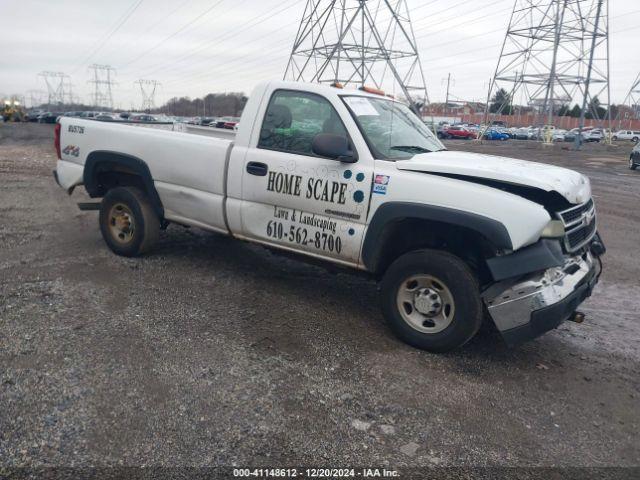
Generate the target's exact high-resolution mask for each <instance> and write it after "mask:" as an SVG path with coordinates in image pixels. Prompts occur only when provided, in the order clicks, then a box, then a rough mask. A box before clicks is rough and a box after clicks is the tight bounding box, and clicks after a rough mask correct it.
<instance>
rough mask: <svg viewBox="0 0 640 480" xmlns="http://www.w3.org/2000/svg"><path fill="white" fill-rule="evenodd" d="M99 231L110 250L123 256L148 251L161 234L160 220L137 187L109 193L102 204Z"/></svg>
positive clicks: (119, 189) (118, 188)
mask: <svg viewBox="0 0 640 480" xmlns="http://www.w3.org/2000/svg"><path fill="white" fill-rule="evenodd" d="M99 222H100V231H101V232H102V238H104V241H105V242H106V244H107V246H108V247H109V248H110V249H111V251H112V252H113V253H115V254H117V255H121V256H123V257H135V256H138V255H142V254H143V253H146V252H148V251H149V250H150V249H151V248H152V247H153V245H154V244H155V243H156V241H157V240H158V237H159V235H160V219H159V218H158V215H157V214H156V213H155V211H154V210H153V207H152V206H151V202H150V201H149V199H148V198H147V196H146V195H145V193H144V192H143V191H142V190H140V189H139V188H135V187H117V188H114V189H111V190H109V191H108V192H107V194H106V195H105V197H104V198H103V199H102V204H101V206H100V217H99Z"/></svg>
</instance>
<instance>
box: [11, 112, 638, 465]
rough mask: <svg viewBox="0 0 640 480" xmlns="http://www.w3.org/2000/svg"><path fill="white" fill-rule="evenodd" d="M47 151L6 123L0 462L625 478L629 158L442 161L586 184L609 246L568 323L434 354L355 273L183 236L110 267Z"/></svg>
mask: <svg viewBox="0 0 640 480" xmlns="http://www.w3.org/2000/svg"><path fill="white" fill-rule="evenodd" d="M51 136H52V128H51V126H48V125H33V124H30V125H0V247H1V248H0V405H1V406H0V467H20V466H79V467H82V466H87V465H93V466H117V465H125V466H140V465H147V466H211V465H226V466H229V465H242V466H245V465H265V466H283V465H289V466H291V465H315V466H318V465H323V466H334V467H339V466H343V465H360V466H392V467H403V466H410V467H411V466H466V467H469V466H485V467H494V466H525V467H538V466H555V467H575V466H581V467H606V466H626V467H630V466H638V465H640V435H639V433H638V432H639V429H640V376H639V374H638V373H639V372H640V364H639V362H640V355H639V349H638V347H639V345H640V324H639V323H638V317H639V315H638V311H640V286H639V282H638V279H639V278H640V257H639V256H638V255H637V246H638V242H639V240H640V212H639V210H638V208H637V204H638V200H640V193H639V192H640V186H639V185H640V173H638V172H631V171H630V170H628V168H627V165H626V163H625V162H626V158H627V155H628V151H629V150H630V148H631V147H630V146H629V145H624V146H622V147H619V148H617V149H615V148H604V147H600V146H588V147H587V148H586V149H585V150H584V151H583V152H572V151H563V150H561V149H560V148H559V147H555V148H550V149H542V148H535V146H534V145H533V144H532V143H530V142H516V141H511V142H505V143H500V144H490V145H477V144H471V143H470V142H451V143H450V144H449V147H450V148H451V149H464V150H476V151H484V152H488V153H497V154H504V155H509V156H514V157H517V158H525V159H530V160H537V161H542V162H548V163H554V164H558V165H563V166H568V167H571V168H574V169H577V170H579V171H581V172H584V173H586V174H587V175H589V177H590V178H591V180H592V184H593V189H594V192H595V198H596V203H597V207H598V214H599V225H600V230H601V232H602V235H603V237H604V240H605V242H606V245H607V247H608V249H609V251H608V253H607V256H606V258H605V271H604V275H603V277H602V280H601V283H600V284H599V286H598V287H597V289H596V292H595V293H594V296H593V297H592V298H591V299H590V300H589V301H588V302H587V303H585V304H584V308H583V310H584V311H585V312H586V313H587V320H586V321H585V323H584V324H582V325H577V324H573V323H567V324H563V325H561V326H560V328H558V329H557V330H555V331H553V332H550V333H548V334H547V335H544V336H543V337H541V338H539V339H537V340H535V341H532V342H530V343H527V344H525V345H523V346H521V347H519V348H516V349H509V348H507V347H506V346H505V345H504V344H503V343H502V342H501V340H500V338H499V337H498V336H497V334H496V333H495V332H493V331H492V330H491V329H485V330H483V331H482V332H481V333H480V335H479V336H478V337H476V338H475V339H474V340H473V341H472V342H471V343H470V344H468V345H467V346H465V347H464V348H463V349H462V350H459V351H457V352H455V353H451V354H446V355H432V354H429V353H426V352H422V351H419V350H415V349H413V348H411V347H408V346H406V345H404V344H402V343H401V342H399V341H398V340H396V339H395V338H394V337H393V336H392V335H391V333H390V332H389V330H388V329H387V327H386V326H385V325H384V322H383V319H382V317H381V314H380V312H379V309H378V303H377V296H376V287H375V284H373V283H372V282H370V281H368V280H367V279H364V278H361V277H356V276H350V275H347V274H344V273H330V272H327V271H325V270H324V269H321V268H318V267H314V266H309V265H307V264H304V263H300V262H297V261H295V260H290V259H284V258H282V257H279V256H276V255H273V254H271V253H269V252H268V251H266V250H264V249H263V248H261V247H258V246H253V245H250V244H246V243H242V242H239V241H233V240H229V239H227V238H225V237H222V236H217V235H213V234H210V233H206V232H202V231H198V230H196V229H185V228H181V227H178V226H171V227H170V228H169V229H168V230H167V231H166V232H164V233H163V234H162V236H161V241H160V243H159V245H158V248H157V249H156V251H155V252H154V253H153V254H151V255H149V256H147V257H144V258H140V259H125V258H120V257H117V256H115V255H113V254H111V253H110V251H109V250H108V249H107V248H106V246H105V245H104V243H103V242H102V240H101V237H100V233H99V230H98V225H97V213H96V212H81V211H79V210H78V209H77V207H76V202H78V201H82V200H83V198H85V196H84V193H83V192H80V191H78V192H76V193H74V195H73V197H71V198H69V197H68V196H67V195H66V193H65V192H64V191H62V190H61V189H60V188H58V187H57V186H56V184H55V182H54V181H53V178H52V176H51V169H52V168H53V167H54V165H55V154H54V152H53V148H52V146H51V143H52V142H51ZM0 476H1V474H0Z"/></svg>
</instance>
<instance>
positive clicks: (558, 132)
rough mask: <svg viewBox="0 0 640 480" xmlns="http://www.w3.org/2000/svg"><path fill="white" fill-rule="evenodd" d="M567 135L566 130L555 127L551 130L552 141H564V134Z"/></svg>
mask: <svg viewBox="0 0 640 480" xmlns="http://www.w3.org/2000/svg"><path fill="white" fill-rule="evenodd" d="M566 135H567V131H566V130H562V129H555V130H553V136H552V139H553V141H554V142H564V139H565V136H566Z"/></svg>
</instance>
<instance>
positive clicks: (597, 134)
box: [582, 128, 604, 142]
mask: <svg viewBox="0 0 640 480" xmlns="http://www.w3.org/2000/svg"><path fill="white" fill-rule="evenodd" d="M603 139H604V132H603V131H602V130H600V129H597V128H594V129H592V130H587V131H584V132H582V141H584V142H600V141H601V140H603Z"/></svg>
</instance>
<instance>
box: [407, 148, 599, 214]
mask: <svg viewBox="0 0 640 480" xmlns="http://www.w3.org/2000/svg"><path fill="white" fill-rule="evenodd" d="M396 168H398V169H399V170H410V171H416V172H425V173H436V174H446V175H460V176H465V177H475V178H482V179H490V180H496V181H499V182H505V183H510V184H513V185H524V186H527V187H534V188H538V189H541V190H544V191H547V192H553V191H555V192H557V193H559V194H560V195H562V196H563V197H564V198H565V199H566V200H567V201H568V202H570V203H573V204H579V203H584V202H586V201H587V200H589V198H591V185H590V183H589V179H588V178H587V177H585V176H584V175H582V174H580V173H578V172H575V171H573V170H569V169H566V168H562V167H555V166H553V165H547V164H544V163H537V162H528V161H526V160H516V159H515V158H508V157H497V156H493V155H483V154H479V153H469V152H454V151H448V150H442V151H440V152H431V153H423V154H420V155H416V156H414V157H413V158H412V159H410V160H400V161H397V162H396Z"/></svg>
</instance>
